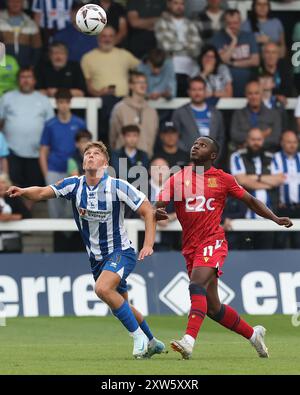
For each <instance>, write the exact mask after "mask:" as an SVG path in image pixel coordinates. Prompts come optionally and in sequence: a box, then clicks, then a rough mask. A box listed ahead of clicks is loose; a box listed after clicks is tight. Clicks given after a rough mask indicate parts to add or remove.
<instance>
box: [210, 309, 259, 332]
mask: <svg viewBox="0 0 300 395" xmlns="http://www.w3.org/2000/svg"><path fill="white" fill-rule="evenodd" d="M210 318H212V319H213V320H215V321H217V322H218V323H219V324H221V325H223V326H225V328H228V329H230V330H232V331H234V332H236V333H238V334H239V335H242V336H244V337H245V338H246V339H250V337H251V336H252V335H253V332H254V329H253V328H252V326H250V325H249V324H247V322H246V321H244V320H243V319H242V318H241V317H240V316H239V315H238V313H237V312H236V311H235V310H234V309H233V308H232V307H230V306H227V305H225V304H222V307H221V310H220V312H219V313H218V314H217V315H215V316H214V317H210Z"/></svg>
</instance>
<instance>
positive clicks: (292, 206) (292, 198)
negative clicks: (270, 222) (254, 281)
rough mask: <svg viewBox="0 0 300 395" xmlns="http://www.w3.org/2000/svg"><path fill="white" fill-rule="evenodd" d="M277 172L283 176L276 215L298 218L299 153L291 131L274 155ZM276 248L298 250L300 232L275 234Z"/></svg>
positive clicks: (299, 214)
mask: <svg viewBox="0 0 300 395" xmlns="http://www.w3.org/2000/svg"><path fill="white" fill-rule="evenodd" d="M274 162H275V166H276V167H277V170H278V171H279V172H281V173H283V174H284V175H285V180H284V184H283V185H281V186H280V194H279V208H278V213H277V215H279V216H284V217H290V218H300V153H299V139H298V137H297V134H296V133H295V132H294V131H292V130H287V131H285V132H284V133H283V134H282V136H281V150H280V151H279V152H276V153H275V155H274ZM275 245H276V248H279V249H281V248H298V249H299V248H300V232H278V234H277V232H276V244H275Z"/></svg>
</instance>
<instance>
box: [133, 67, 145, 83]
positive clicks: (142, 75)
mask: <svg viewBox="0 0 300 395" xmlns="http://www.w3.org/2000/svg"><path fill="white" fill-rule="evenodd" d="M138 77H144V78H145V79H147V77H146V75H145V74H144V73H142V72H141V71H137V70H132V71H130V73H129V83H130V84H132V82H133V79H134V78H138Z"/></svg>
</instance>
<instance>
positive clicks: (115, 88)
mask: <svg viewBox="0 0 300 395" xmlns="http://www.w3.org/2000/svg"><path fill="white" fill-rule="evenodd" d="M115 37H116V32H115V29H114V28H113V27H111V26H106V27H105V28H104V29H103V31H102V33H101V34H100V35H99V36H98V43H99V48H96V49H93V50H92V51H90V52H88V53H87V54H85V55H84V56H83V58H82V60H81V67H82V70H83V74H84V76H85V79H86V84H87V90H88V93H89V95H90V96H95V97H97V96H104V95H114V96H118V97H122V96H126V95H127V94H128V73H129V71H130V70H133V69H135V68H136V67H137V66H138V64H139V63H140V61H139V60H138V59H137V58H135V57H134V56H133V55H132V54H131V53H130V52H128V51H126V50H125V49H121V48H117V47H115Z"/></svg>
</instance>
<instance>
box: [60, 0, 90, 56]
mask: <svg viewBox="0 0 300 395" xmlns="http://www.w3.org/2000/svg"><path fill="white" fill-rule="evenodd" d="M83 5H84V3H82V2H74V3H73V4H72V8H71V11H70V13H71V14H70V19H71V20H70V22H68V23H67V25H66V27H65V28H64V29H62V30H59V31H58V32H56V33H55V34H54V36H53V42H61V43H64V44H65V46H66V47H67V48H68V55H69V56H68V60H70V61H71V62H80V61H81V58H82V56H83V55H85V54H86V53H87V52H90V51H92V50H93V49H95V48H97V47H98V40H97V36H89V35H87V34H82V33H81V32H80V31H79V30H77V29H76V28H75V26H76V22H75V21H76V14H77V11H78V10H79V9H80V8H81V7H82V6H83Z"/></svg>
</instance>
